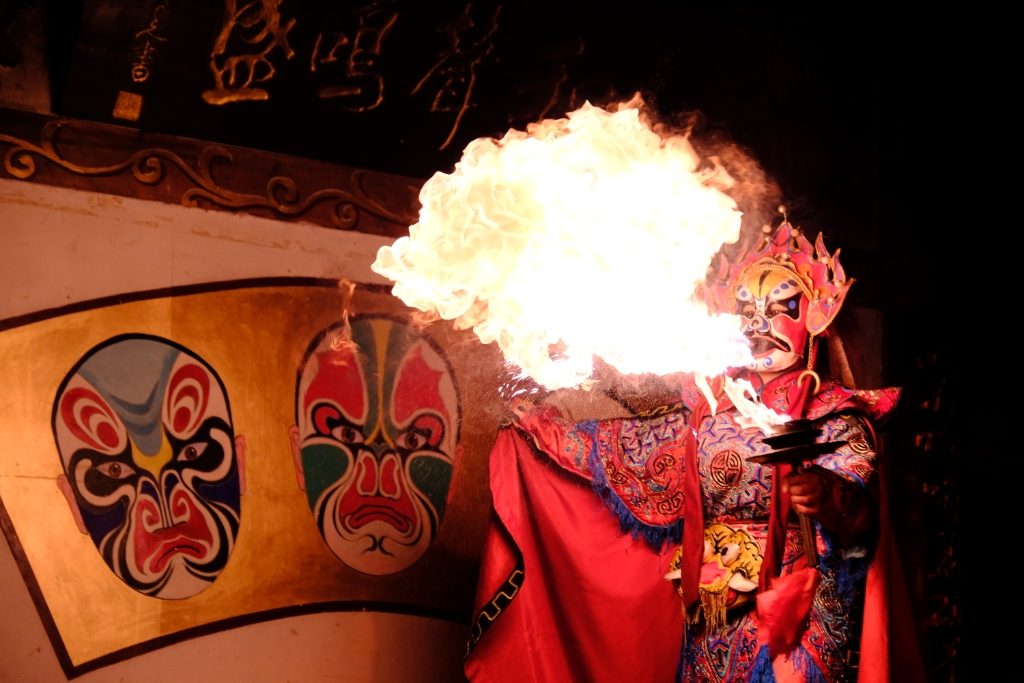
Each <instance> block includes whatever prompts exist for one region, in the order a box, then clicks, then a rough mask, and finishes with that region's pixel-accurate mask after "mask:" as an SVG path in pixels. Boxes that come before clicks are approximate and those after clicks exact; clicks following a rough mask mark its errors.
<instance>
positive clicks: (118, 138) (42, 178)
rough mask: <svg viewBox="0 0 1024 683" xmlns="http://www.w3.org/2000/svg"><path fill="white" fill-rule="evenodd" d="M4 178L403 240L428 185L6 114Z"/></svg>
mask: <svg viewBox="0 0 1024 683" xmlns="http://www.w3.org/2000/svg"><path fill="white" fill-rule="evenodd" d="M0 153H2V154H3V166H2V168H0V177H5V176H6V177H11V178H17V179H19V180H26V181H29V182H37V183H43V184H46V185H56V186H60V187H70V188H74V189H80V190H86V191H90V192H99V193H104V194H114V195H121V196H125V197H135V198H139V199H148V200H152V201H162V202H169V203H175V204H182V205H184V206H191V207H201V208H205V209H213V210H220V211H232V212H244V213H251V214H255V215H258V216H263V217H269V218H275V219H278V220H282V221H303V222H308V223H314V224H316V225H321V226H323V227H327V228H334V229H339V230H358V231H360V232H366V233H372V234H377V235H388V236H394V237H398V236H401V235H403V234H405V233H406V232H407V230H408V227H409V226H410V225H411V224H412V223H414V222H416V216H417V213H418V211H419V203H418V199H417V195H418V192H419V187H420V185H421V184H422V182H423V181H422V180H420V179H416V178H409V177H404V176H396V175H390V174H386V173H379V172H375V171H367V170H361V169H355V168H351V167H347V166H341V165H335V164H328V163H324V162H319V161H313V160H310V159H302V158H298V157H289V156H286V155H282V154H275V153H272V152H264V151H259V150H254V149H248V148H244V147H232V146H228V145H221V144H215V143H210V142H204V141H201V140H194V139H191V138H182V137H176V136H170V135H156V134H149V133H143V132H140V131H138V130H135V129H131V128H123V127H120V126H112V125H107V124H99V123H93V122H90V121H81V120H71V119H61V118H55V117H49V116H43V115H39V114H32V113H28V112H21V111H13V110H4V109H0Z"/></svg>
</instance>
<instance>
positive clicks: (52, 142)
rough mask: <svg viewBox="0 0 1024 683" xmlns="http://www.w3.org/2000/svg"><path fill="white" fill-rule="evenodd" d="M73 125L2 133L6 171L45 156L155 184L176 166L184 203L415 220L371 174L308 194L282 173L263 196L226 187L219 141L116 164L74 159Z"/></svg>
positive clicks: (28, 169)
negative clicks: (63, 137) (32, 133)
mask: <svg viewBox="0 0 1024 683" xmlns="http://www.w3.org/2000/svg"><path fill="white" fill-rule="evenodd" d="M70 125H71V122H70V121H67V120H52V121H49V122H47V123H46V124H45V125H44V126H43V128H42V130H41V133H40V138H41V140H40V143H39V144H34V143H32V142H29V141H27V140H24V139H20V138H17V137H14V136H12V135H7V134H4V133H0V145H4V144H6V145H10V149H8V150H7V152H6V153H5V154H4V162H3V168H4V170H5V171H6V172H7V173H9V174H10V175H11V176H13V177H14V178H19V179H22V180H28V179H30V178H32V177H33V176H34V175H36V172H37V170H38V169H37V159H45V160H46V161H49V162H50V163H52V164H54V165H55V166H57V167H59V168H61V169H63V170H65V171H67V172H69V173H73V174H75V175H78V176H88V177H95V176H117V175H121V174H123V173H128V172H130V174H131V177H132V178H134V179H135V180H136V181H138V182H139V183H142V184H144V185H149V186H155V185H157V184H158V183H160V182H161V181H162V180H163V179H164V178H165V176H166V175H167V172H168V170H170V169H174V170H177V171H178V172H180V173H181V174H182V175H183V176H184V177H185V178H186V179H187V181H188V182H189V183H191V185H192V187H189V188H188V189H186V190H185V191H184V193H183V194H182V195H181V197H180V201H181V203H182V204H183V205H184V206H203V207H204V208H221V209H227V210H253V209H264V210H268V211H270V212H272V213H273V214H275V215H277V216H279V217H282V218H285V219H295V218H299V217H302V216H304V215H306V214H307V213H309V212H310V211H311V210H312V209H313V208H314V207H318V206H320V205H324V206H326V207H327V208H328V209H329V215H330V223H331V227H335V228H339V229H342V230H350V229H355V228H357V227H358V226H359V223H360V219H361V217H364V216H373V217H374V218H376V219H378V221H383V222H385V223H391V224H395V225H398V226H408V225H410V224H411V223H412V222H414V221H415V212H414V210H413V207H403V210H400V211H396V210H393V209H392V208H390V207H389V206H387V205H385V204H384V203H382V202H381V201H380V200H378V199H375V198H374V197H372V196H371V195H370V193H369V192H368V191H367V190H366V189H365V185H366V183H365V181H366V179H367V177H368V175H369V174H368V172H366V171H361V170H351V169H349V170H348V173H349V174H350V175H349V180H350V184H351V187H350V188H349V189H342V188H336V187H331V188H323V189H319V190H316V191H314V192H311V193H309V194H308V195H306V196H304V197H303V196H302V193H301V192H300V190H299V186H298V183H297V182H296V181H295V180H294V179H292V178H289V177H287V176H282V175H275V176H273V177H271V178H270V179H269V180H268V181H267V183H266V188H265V191H264V193H263V194H253V193H247V192H240V191H236V190H232V189H230V188H227V187H224V186H222V185H221V184H220V183H219V182H218V181H217V180H216V179H215V178H214V168H215V166H219V165H225V164H226V165H230V164H233V163H234V156H233V155H232V153H231V151H230V150H228V149H227V148H225V147H222V146H219V145H206V146H204V147H202V148H201V149H200V151H199V154H198V158H197V159H196V161H195V163H194V164H191V163H190V162H189V161H186V159H184V158H183V157H182V156H180V155H179V154H178V153H177V152H174V151H172V150H170V149H166V148H149V149H140V150H137V151H135V152H132V153H130V154H129V155H128V156H127V157H126V158H124V159H122V160H121V161H118V162H115V163H111V164H104V165H86V164H80V163H75V162H74V161H71V160H70V159H68V158H66V157H65V156H64V155H63V154H62V153H61V151H60V150H59V149H58V147H57V137H58V133H59V132H60V131H61V129H63V128H65V127H69V126H70ZM403 189H404V190H405V192H404V193H405V194H407V196H409V197H414V196H415V192H416V190H415V188H414V187H412V186H408V187H405V188H403Z"/></svg>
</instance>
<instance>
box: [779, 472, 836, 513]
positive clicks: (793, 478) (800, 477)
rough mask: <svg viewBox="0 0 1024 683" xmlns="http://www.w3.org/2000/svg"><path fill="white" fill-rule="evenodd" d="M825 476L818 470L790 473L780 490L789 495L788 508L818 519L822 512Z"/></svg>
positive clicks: (825, 489) (825, 487) (826, 488)
mask: <svg viewBox="0 0 1024 683" xmlns="http://www.w3.org/2000/svg"><path fill="white" fill-rule="evenodd" d="M826 476H828V475H827V474H825V473H823V472H820V471H818V470H813V469H812V470H803V471H802V472H790V473H789V474H788V475H786V478H785V479H783V480H782V490H783V491H784V492H788V493H789V506H790V507H791V508H793V510H794V511H795V512H799V513H800V514H802V515H807V516H808V517H815V518H817V517H819V516H820V515H821V513H822V510H823V505H824V499H825V494H826V492H827V490H828V487H827V486H826V483H825V477H826Z"/></svg>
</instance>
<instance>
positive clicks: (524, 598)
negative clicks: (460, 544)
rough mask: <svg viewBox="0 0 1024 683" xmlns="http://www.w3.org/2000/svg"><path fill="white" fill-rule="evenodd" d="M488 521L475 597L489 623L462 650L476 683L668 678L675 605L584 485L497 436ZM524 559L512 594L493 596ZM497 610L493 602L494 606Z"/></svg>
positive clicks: (652, 559)
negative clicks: (489, 617)
mask: <svg viewBox="0 0 1024 683" xmlns="http://www.w3.org/2000/svg"><path fill="white" fill-rule="evenodd" d="M490 467H491V472H490V477H491V494H492V496H493V499H494V513H495V514H494V518H493V519H492V523H491V528H490V529H489V531H488V538H487V546H486V548H485V558H484V563H483V567H482V570H481V571H482V574H481V579H480V582H479V584H478V591H477V596H478V597H477V607H478V610H481V609H482V610H484V611H485V612H490V613H491V615H492V616H494V617H495V618H493V621H490V622H489V624H490V625H489V627H488V628H487V630H485V631H484V633H483V634H482V637H481V638H480V640H479V642H478V643H477V644H476V646H475V647H474V648H473V649H472V650H471V651H470V653H469V655H468V657H467V659H466V664H465V673H466V676H467V677H468V679H469V680H470V681H473V682H474V683H501V682H503V681H508V682H510V683H549V682H550V681H559V682H560V683H561V682H571V681H580V682H583V681H587V682H602V681H608V682H609V683H611V682H613V681H614V682H616V683H618V682H620V681H671V680H673V679H674V676H675V670H676V664H677V661H678V657H679V648H680V643H681V638H682V625H683V619H682V616H681V614H680V602H679V598H678V596H677V595H676V594H675V591H674V590H673V588H672V584H671V583H670V582H668V581H665V580H664V579H663V578H662V576H663V574H664V572H665V571H667V567H668V560H669V558H670V556H671V553H672V550H673V549H672V548H671V547H667V548H666V549H665V550H664V551H662V552H661V553H656V552H654V551H653V550H651V549H650V547H648V546H647V545H646V544H644V543H643V542H641V541H637V540H634V539H633V538H631V537H630V536H628V535H624V534H622V532H621V531H620V530H619V528H618V522H617V521H616V520H615V518H614V517H613V516H612V515H610V514H609V513H608V511H607V510H606V509H605V507H604V506H603V505H602V504H601V502H600V500H599V499H598V497H597V496H595V495H594V493H593V491H592V490H591V489H590V487H589V485H588V484H587V482H585V481H583V480H582V479H581V478H578V477H574V476H573V475H571V474H569V473H568V472H566V471H564V470H563V469H561V468H558V467H556V466H554V465H552V464H551V462H550V460H547V459H545V458H544V456H538V454H537V453H536V452H535V451H534V448H533V446H532V444H531V443H530V442H529V441H528V439H527V438H525V437H524V435H523V434H522V433H521V432H519V431H518V430H516V429H514V428H511V427H509V428H503V429H502V430H500V431H499V433H498V438H497V441H496V442H495V445H494V448H493V450H492V453H491V458H490ZM519 556H521V557H522V565H523V568H524V575H523V576H522V578H521V580H520V581H519V584H520V588H519V589H518V592H517V593H516V595H515V597H513V598H512V599H511V600H510V601H505V602H506V603H507V604H505V605H504V606H503V608H502V609H501V613H500V614H496V615H495V613H494V610H493V608H492V607H491V604H492V602H491V601H492V598H494V596H495V593H496V591H497V590H498V589H499V588H500V587H501V586H502V585H503V584H504V582H505V581H506V579H507V578H508V576H509V573H510V572H511V571H512V570H513V569H514V567H515V564H516V559H517V557H519ZM497 602H498V603H500V602H501V601H500V600H499V601H497Z"/></svg>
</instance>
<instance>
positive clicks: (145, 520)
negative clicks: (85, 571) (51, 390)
mask: <svg viewBox="0 0 1024 683" xmlns="http://www.w3.org/2000/svg"><path fill="white" fill-rule="evenodd" d="M52 423H53V433H54V437H55V439H56V442H57V449H58V451H59V452H60V456H61V460H62V463H63V465H64V474H63V475H62V476H61V477H60V478H59V481H58V485H59V486H60V488H61V491H62V492H63V493H64V495H65V497H66V498H67V501H68V505H69V506H70V507H71V512H72V514H73V515H74V517H75V520H76V522H77V523H78V525H79V528H80V529H81V531H82V532H83V533H87V534H88V535H89V536H90V537H91V538H92V541H93V543H94V544H95V545H96V549H97V550H98V551H99V553H100V555H101V556H102V557H103V560H104V562H106V563H107V565H108V566H109V567H110V569H111V570H112V571H113V572H114V574H115V575H116V576H117V577H118V578H119V579H121V580H122V581H124V582H125V583H126V584H128V585H129V586H131V587H132V588H133V589H135V590H136V591H138V592H140V593H142V594H144V595H148V596H152V597H156V598H162V599H180V598H188V597H191V596H193V595H196V594H197V593H199V592H200V591H202V590H203V589H205V588H206V587H207V586H209V585H210V584H211V583H213V581H214V580H215V579H216V578H217V576H218V575H219V574H220V572H221V571H222V570H223V569H224V567H225V565H226V564H227V562H228V559H229V557H230V556H231V552H232V549H233V548H234V545H235V539H236V537H237V536H238V529H239V521H240V510H241V494H242V490H243V474H244V473H243V457H244V443H243V441H242V438H241V437H240V436H237V437H236V436H235V434H234V429H233V426H232V421H231V411H230V408H229V406H228V399H227V393H226V391H225V389H224V386H223V384H222V383H221V380H220V378H219V377H218V376H217V374H216V373H215V372H214V370H213V368H211V367H210V366H209V365H208V364H207V363H205V362H204V361H202V360H201V359H200V358H199V357H198V356H196V355H195V354H193V353H191V352H190V351H189V350H187V349H185V348H183V347H181V346H178V345H177V344H174V343H173V342H171V341H168V340H166V339H161V338H158V337H150V336H146V335H125V336H120V337H115V338H113V339H109V340H107V341H106V342H104V343H102V344H100V345H99V346H97V347H95V348H94V349H92V350H91V351H89V352H88V353H86V354H85V355H84V356H83V357H82V359H81V360H80V361H79V362H78V363H77V364H76V365H75V367H74V368H72V369H71V371H70V372H69V373H68V375H67V376H66V377H65V378H64V381H63V382H62V384H61V386H60V388H59V389H58V391H57V397H56V400H55V402H54V406H53V419H52Z"/></svg>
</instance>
